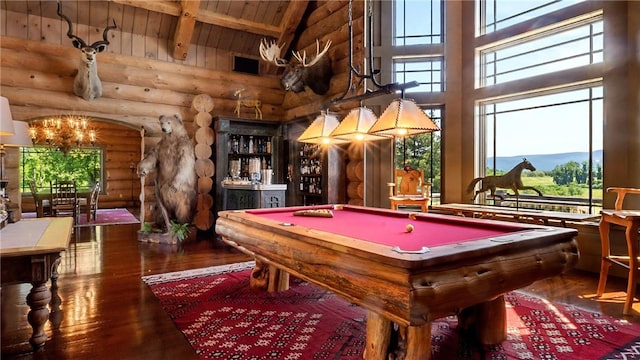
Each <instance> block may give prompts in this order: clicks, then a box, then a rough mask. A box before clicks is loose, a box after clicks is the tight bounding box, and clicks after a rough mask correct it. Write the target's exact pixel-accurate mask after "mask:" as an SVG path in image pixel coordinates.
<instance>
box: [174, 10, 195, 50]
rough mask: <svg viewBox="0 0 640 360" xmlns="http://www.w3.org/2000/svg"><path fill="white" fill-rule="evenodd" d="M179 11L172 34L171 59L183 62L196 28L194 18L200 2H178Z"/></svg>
mask: <svg viewBox="0 0 640 360" xmlns="http://www.w3.org/2000/svg"><path fill="white" fill-rule="evenodd" d="M180 6H181V8H182V9H181V11H180V16H179V17H178V24H177V25H176V32H175V33H174V34H173V58H174V59H179V60H184V59H186V58H187V54H188V53H189V44H191V38H192V37H193V30H194V29H195V26H196V17H197V16H198V11H199V9H200V0H182V1H180Z"/></svg>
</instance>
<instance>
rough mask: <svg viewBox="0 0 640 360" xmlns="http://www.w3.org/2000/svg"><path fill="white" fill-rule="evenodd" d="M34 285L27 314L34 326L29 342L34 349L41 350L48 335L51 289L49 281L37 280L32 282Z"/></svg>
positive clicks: (30, 293) (29, 297)
mask: <svg viewBox="0 0 640 360" xmlns="http://www.w3.org/2000/svg"><path fill="white" fill-rule="evenodd" d="M31 284H32V285H33V287H32V288H31V291H30V292H29V295H27V304H29V307H30V308H31V310H29V314H28V315H27V320H28V321H29V324H30V325H31V327H32V328H33V334H32V335H31V338H30V339H29V343H30V344H31V346H32V347H33V349H34V350H39V349H40V348H42V346H44V343H45V341H46V340H47V335H46V334H45V333H44V324H45V323H46V322H47V320H48V319H49V309H48V308H47V305H49V302H50V301H51V291H49V288H47V281H46V280H45V281H35V282H32V283H31Z"/></svg>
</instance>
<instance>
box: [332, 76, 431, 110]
mask: <svg viewBox="0 0 640 360" xmlns="http://www.w3.org/2000/svg"><path fill="white" fill-rule="evenodd" d="M418 85H420V84H419V83H418V82H417V81H411V82H408V83H404V84H398V83H394V84H387V85H383V86H382V87H380V89H378V90H375V91H367V92H366V93H364V94H360V95H356V96H352V97H348V98H338V99H334V100H331V102H329V103H327V104H324V105H323V108H324V109H328V108H330V107H333V106H336V105H338V104H342V103H345V102H349V101H362V100H365V99H370V98H374V97H377V96H381V95H386V94H391V93H393V92H394V91H397V90H402V91H404V90H405V89H409V88H413V87H416V86H418Z"/></svg>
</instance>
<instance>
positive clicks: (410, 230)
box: [405, 224, 413, 232]
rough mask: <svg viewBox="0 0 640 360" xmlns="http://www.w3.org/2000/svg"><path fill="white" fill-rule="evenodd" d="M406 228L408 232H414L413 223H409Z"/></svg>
mask: <svg viewBox="0 0 640 360" xmlns="http://www.w3.org/2000/svg"><path fill="white" fill-rule="evenodd" d="M405 230H406V231H407V232H412V231H413V225H411V224H407V226H406V227H405Z"/></svg>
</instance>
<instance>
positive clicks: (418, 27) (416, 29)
mask: <svg viewBox="0 0 640 360" xmlns="http://www.w3.org/2000/svg"><path fill="white" fill-rule="evenodd" d="M442 6H443V4H442V0H426V1H415V0H395V1H394V7H393V12H394V13H393V15H394V16H393V18H394V27H393V28H394V31H395V35H394V37H393V44H394V46H404V45H424V44H440V43H442V42H443V40H442V39H443V36H444V34H443V20H442V18H443V13H444V12H443V11H442Z"/></svg>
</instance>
